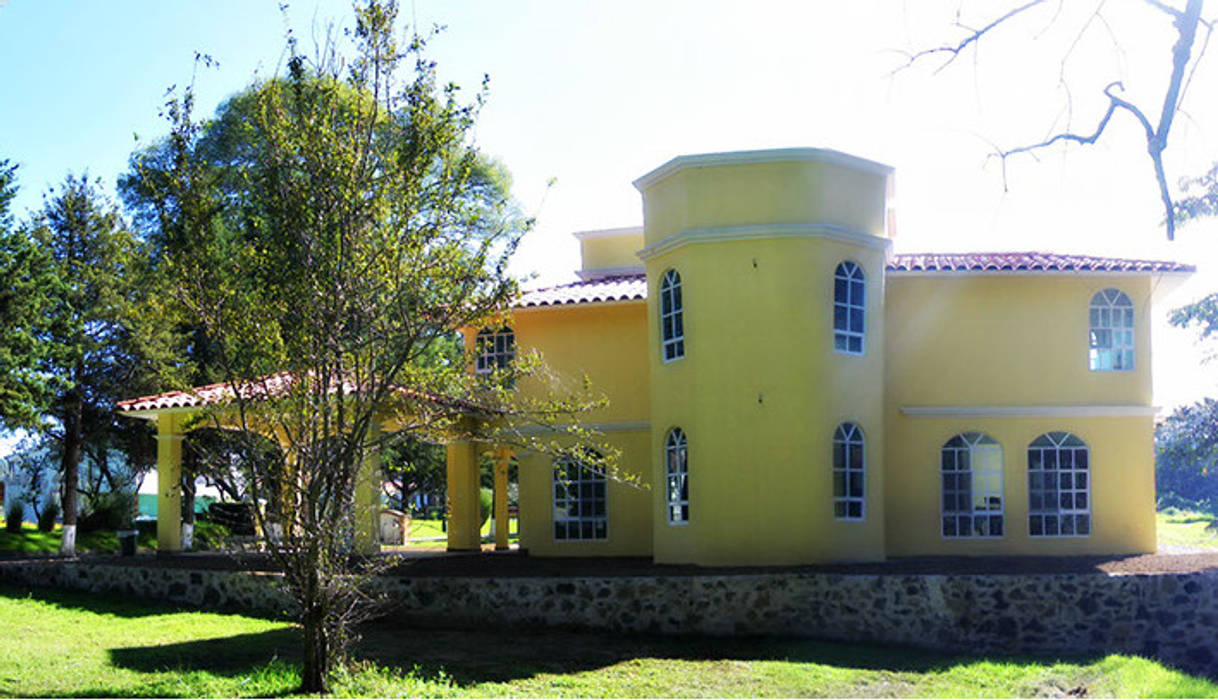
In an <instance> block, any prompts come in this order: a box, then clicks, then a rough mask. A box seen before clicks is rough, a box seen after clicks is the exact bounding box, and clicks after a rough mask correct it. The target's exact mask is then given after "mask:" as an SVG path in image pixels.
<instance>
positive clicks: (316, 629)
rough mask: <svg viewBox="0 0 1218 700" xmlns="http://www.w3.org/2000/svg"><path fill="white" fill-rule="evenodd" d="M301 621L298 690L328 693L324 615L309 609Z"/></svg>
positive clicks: (327, 654) (327, 660) (327, 651)
mask: <svg viewBox="0 0 1218 700" xmlns="http://www.w3.org/2000/svg"><path fill="white" fill-rule="evenodd" d="M301 622H302V623H303V625H304V669H303V670H302V671H301V674H300V692H302V693H310V694H314V693H315V694H325V693H328V692H329V690H328V689H327V688H326V676H327V674H328V671H329V667H330V659H329V656H330V649H329V640H328V639H327V638H326V623H325V616H324V615H323V614H322V613H321V612H320V611H318V610H316V609H310V610H309V611H308V612H307V613H305V614H304V615H303V616H302V619H301Z"/></svg>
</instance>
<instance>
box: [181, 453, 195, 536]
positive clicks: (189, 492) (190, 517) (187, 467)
mask: <svg viewBox="0 0 1218 700" xmlns="http://www.w3.org/2000/svg"><path fill="white" fill-rule="evenodd" d="M183 452H184V453H186V454H183V455H182V549H183V550H187V549H190V548H191V547H193V546H194V540H195V465H194V459H192V458H191V457H190V456H189V453H191V452H192V451H191V450H190V449H186V450H183Z"/></svg>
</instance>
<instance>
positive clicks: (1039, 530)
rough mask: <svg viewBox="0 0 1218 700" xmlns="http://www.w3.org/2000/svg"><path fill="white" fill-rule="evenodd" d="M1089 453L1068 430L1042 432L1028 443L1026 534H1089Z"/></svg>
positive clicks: (1080, 441)
mask: <svg viewBox="0 0 1218 700" xmlns="http://www.w3.org/2000/svg"><path fill="white" fill-rule="evenodd" d="M1090 463H1091V455H1090V451H1089V450H1088V449H1087V443H1085V442H1083V441H1082V440H1081V439H1080V438H1079V437H1078V436H1076V435H1071V434H1070V433H1063V432H1055V433H1045V434H1044V435H1041V436H1040V437H1038V438H1036V439H1035V440H1033V441H1032V444H1031V445H1028V534H1029V535H1031V536H1032V537H1086V536H1088V535H1090V534H1091V478H1090Z"/></svg>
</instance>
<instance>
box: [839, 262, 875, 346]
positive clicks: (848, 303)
mask: <svg viewBox="0 0 1218 700" xmlns="http://www.w3.org/2000/svg"><path fill="white" fill-rule="evenodd" d="M855 273H857V276H856V274H855ZM839 279H840V280H842V281H844V282H845V283H846V300H845V301H838V299H837V281H838V280H839ZM856 281H857V282H861V283H862V285H863V298H862V299H860V300H858V301H857V303H855V301H856V300H855V299H853V298H851V296H850V287H851V286H852V285H853V283H854V282H856ZM839 306H841V307H844V308H845V309H846V327H845V328H838V327H837V321H836V319H837V307H839ZM852 309H858V310H859V312H861V313H862V314H863V330H861V331H852V330H850V311H851V310H852ZM833 312H834V313H833V318H834V323H833V351H834V352H836V353H838V354H839V355H851V356H853V357H861V356H863V355H866V354H867V275H866V274H865V273H864V272H863V266H862V265H859V264H858V263H856V262H854V261H853V260H843V261H842V262H840V263H838V265H837V267H836V268H834V270H833ZM838 336H841V337H843V338H846V342H847V345H849V342H850V339H851V338H858V339H859V350H858V352H855V351H853V350H850V349H842V348H839V347H837V339H838Z"/></svg>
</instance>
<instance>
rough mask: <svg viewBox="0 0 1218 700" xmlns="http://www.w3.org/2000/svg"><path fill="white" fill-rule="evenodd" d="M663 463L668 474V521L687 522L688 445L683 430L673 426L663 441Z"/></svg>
mask: <svg viewBox="0 0 1218 700" xmlns="http://www.w3.org/2000/svg"><path fill="white" fill-rule="evenodd" d="M664 464H665V465H666V466H665V471H666V472H667V474H668V522H669V524H671V525H680V524H684V523H687V522H689V447H688V445H687V444H686V442H685V432H684V431H683V430H681V429H680V428H673V429H672V430H671V431H669V433H668V440H667V441H666V442H665V443H664Z"/></svg>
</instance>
